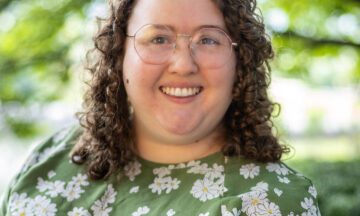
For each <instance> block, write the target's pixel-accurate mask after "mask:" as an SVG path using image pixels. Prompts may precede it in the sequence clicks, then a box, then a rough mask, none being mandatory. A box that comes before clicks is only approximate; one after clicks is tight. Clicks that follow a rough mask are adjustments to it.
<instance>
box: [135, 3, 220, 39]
mask: <svg viewBox="0 0 360 216" xmlns="http://www.w3.org/2000/svg"><path fill="white" fill-rule="evenodd" d="M146 24H163V25H168V26H171V27H172V28H174V29H175V30H176V31H181V32H184V33H185V32H191V31H192V30H193V29H195V28H197V27H199V26H204V25H214V26H219V27H221V28H224V29H225V22H224V18H223V15H222V13H221V11H220V10H219V8H218V7H217V6H216V4H215V3H214V2H213V1H212V0H138V1H137V3H136V5H135V8H134V9H133V12H132V15H131V17H130V20H129V24H128V32H134V31H136V30H137V29H138V28H140V27H141V26H144V25H146Z"/></svg>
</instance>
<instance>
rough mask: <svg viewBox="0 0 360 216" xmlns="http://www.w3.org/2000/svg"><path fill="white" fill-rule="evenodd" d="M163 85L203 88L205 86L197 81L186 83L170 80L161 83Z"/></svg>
mask: <svg viewBox="0 0 360 216" xmlns="http://www.w3.org/2000/svg"><path fill="white" fill-rule="evenodd" d="M162 87H170V88H202V87H203V86H202V85H200V84H196V83H186V82H169V83H164V84H162V85H160V88H162Z"/></svg>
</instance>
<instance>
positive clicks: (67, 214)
mask: <svg viewBox="0 0 360 216" xmlns="http://www.w3.org/2000/svg"><path fill="white" fill-rule="evenodd" d="M79 133H80V131H79V130H78V129H76V128H72V129H69V130H66V131H62V132H60V133H58V134H56V135H55V136H53V137H51V138H50V139H49V140H48V141H46V142H45V143H44V144H42V145H40V146H39V147H38V148H37V149H36V150H35V151H34V153H33V154H32V155H31V156H30V157H29V159H28V161H27V162H26V163H25V165H24V167H23V168H22V170H21V171H20V173H19V174H18V175H17V177H16V178H15V179H14V181H13V183H12V184H11V185H10V187H9V189H8V190H7V192H6V193H5V194H4V197H3V198H4V199H3V201H2V204H1V211H0V215H1V216H10V215H11V216H15V215H16V216H53V215H64V216H90V215H93V216H107V215H116V216H123V215H124V216H127V215H129V216H141V215H144V216H177V215H183V216H193V215H195V216H218V215H221V216H240V215H241V216H242V215H249V216H250V215H251V216H257V215H260V216H265V215H268V216H280V215H284V216H295V215H301V216H310V215H315V216H316V215H320V212H319V209H318V206H317V200H316V196H317V193H316V190H315V187H314V186H313V185H312V183H311V181H310V180H309V179H307V178H305V177H304V176H303V175H301V174H299V173H297V172H296V171H294V170H292V169H290V168H289V167H287V166H286V165H285V164H283V163H265V164H262V163H257V162H254V161H249V160H246V159H243V158H229V157H224V156H223V155H222V154H221V153H220V152H219V153H215V154H212V155H209V156H207V157H205V158H202V159H199V160H195V161H189V162H187V163H179V164H159V163H154V162H150V161H146V160H144V159H141V158H139V159H138V160H136V161H134V162H132V163H130V164H128V166H126V167H125V169H124V170H123V171H121V172H119V173H118V174H114V175H113V176H112V177H111V178H109V179H108V180H106V181H104V180H101V181H92V180H90V179H89V178H88V176H87V175H86V173H85V167H84V166H79V165H75V164H73V163H72V162H71V160H70V158H69V152H70V150H71V148H72V145H73V143H74V139H75V138H76V137H77V136H78V135H79Z"/></svg>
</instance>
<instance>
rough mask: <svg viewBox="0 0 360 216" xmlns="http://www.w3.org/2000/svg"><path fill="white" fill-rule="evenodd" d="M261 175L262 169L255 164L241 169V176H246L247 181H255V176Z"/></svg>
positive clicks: (243, 166)
mask: <svg viewBox="0 0 360 216" xmlns="http://www.w3.org/2000/svg"><path fill="white" fill-rule="evenodd" d="M259 173H260V167H259V166H256V165H255V164H253V163H250V164H246V165H242V166H241V168H240V175H242V176H244V178H245V179H248V178H251V179H253V178H254V177H255V176H257V175H259Z"/></svg>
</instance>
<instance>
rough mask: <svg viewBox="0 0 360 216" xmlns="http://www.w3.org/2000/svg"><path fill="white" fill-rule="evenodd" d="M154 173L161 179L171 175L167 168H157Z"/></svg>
mask: <svg viewBox="0 0 360 216" xmlns="http://www.w3.org/2000/svg"><path fill="white" fill-rule="evenodd" d="M153 173H154V174H155V175H157V176H159V177H164V176H166V175H169V174H170V173H171V171H170V169H169V168H167V167H160V168H155V169H154V170H153Z"/></svg>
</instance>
